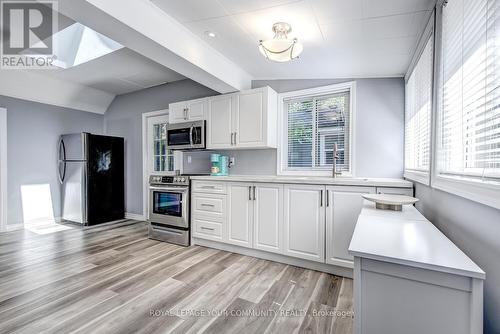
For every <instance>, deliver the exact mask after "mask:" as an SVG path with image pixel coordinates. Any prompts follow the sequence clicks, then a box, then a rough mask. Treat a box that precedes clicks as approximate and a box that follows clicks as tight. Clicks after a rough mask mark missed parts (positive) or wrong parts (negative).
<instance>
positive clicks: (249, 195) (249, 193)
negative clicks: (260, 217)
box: [248, 186, 252, 201]
mask: <svg viewBox="0 0 500 334" xmlns="http://www.w3.org/2000/svg"><path fill="white" fill-rule="evenodd" d="M248 200H249V201H251V200H252V186H248Z"/></svg>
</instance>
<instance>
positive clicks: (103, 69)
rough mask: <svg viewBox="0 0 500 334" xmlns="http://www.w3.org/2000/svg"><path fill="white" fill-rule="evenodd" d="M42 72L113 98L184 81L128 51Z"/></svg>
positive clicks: (164, 68) (178, 75) (162, 67)
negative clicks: (103, 92)
mask: <svg viewBox="0 0 500 334" xmlns="http://www.w3.org/2000/svg"><path fill="white" fill-rule="evenodd" d="M38 71H39V70H38ZM44 72H45V74H47V75H50V76H53V77H56V78H58V79H61V80H68V81H72V82H75V83H79V84H82V85H85V86H88V87H92V88H95V89H99V90H102V91H105V92H108V93H112V94H115V95H119V94H126V93H130V92H133V91H136V90H140V89H144V88H148V87H153V86H157V85H160V84H163V83H167V82H173V81H178V80H183V79H185V77H184V76H182V75H180V74H179V73H177V72H174V71H172V70H170V69H168V68H166V67H164V66H162V65H160V64H157V63H155V62H154V61H152V60H150V59H148V58H146V57H144V56H142V55H140V54H138V53H136V52H134V51H132V50H130V49H127V48H122V49H120V50H117V51H114V52H112V53H109V54H107V55H105V56H102V57H100V58H96V59H94V60H91V61H89V62H86V63H83V64H81V65H78V66H74V67H70V68H68V69H58V70H47V71H44Z"/></svg>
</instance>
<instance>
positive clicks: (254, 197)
mask: <svg viewBox="0 0 500 334" xmlns="http://www.w3.org/2000/svg"><path fill="white" fill-rule="evenodd" d="M255 188H256V187H255V186H253V200H254V201H255V200H256V199H257V196H256V195H255Z"/></svg>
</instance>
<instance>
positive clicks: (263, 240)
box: [253, 184, 283, 253]
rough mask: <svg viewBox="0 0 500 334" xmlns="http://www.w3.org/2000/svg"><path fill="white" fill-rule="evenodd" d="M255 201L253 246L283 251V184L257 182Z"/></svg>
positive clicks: (271, 250)
mask: <svg viewBox="0 0 500 334" xmlns="http://www.w3.org/2000/svg"><path fill="white" fill-rule="evenodd" d="M254 187H255V188H254V190H255V197H253V198H254V201H253V205H254V207H253V217H254V221H253V222H254V229H253V232H254V233H253V248H255V249H260V250H263V251H268V252H273V253H283V185H282V184H257V185H255V186H254Z"/></svg>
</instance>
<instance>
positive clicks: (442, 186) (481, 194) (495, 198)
mask: <svg viewBox="0 0 500 334" xmlns="http://www.w3.org/2000/svg"><path fill="white" fill-rule="evenodd" d="M442 3H443V1H442V0H440V1H438V3H437V5H436V10H435V24H434V75H433V94H432V96H433V101H432V117H431V159H430V175H422V174H425V173H422V174H420V175H419V173H411V172H408V171H405V173H404V176H405V178H407V179H410V180H412V181H416V182H420V183H423V184H425V185H428V186H430V187H431V188H434V189H438V190H441V191H444V192H447V193H450V194H453V195H456V196H460V197H463V198H466V199H469V200H471V201H474V202H478V203H481V204H484V205H487V206H490V207H494V208H496V209H500V181H486V182H485V181H480V180H478V179H477V178H473V177H471V178H467V177H463V176H461V177H453V176H451V175H450V176H448V175H440V174H439V172H438V166H437V159H438V156H437V154H438V153H437V149H436V148H437V133H438V128H437V123H438V122H437V119H436V117H437V116H438V114H437V108H438V99H437V98H436V97H437V96H438V94H440V92H439V85H438V84H437V83H438V82H439V80H440V77H439V75H440V68H441V61H442V57H441V52H440V50H441V44H442V13H443V11H442V7H441V6H442ZM433 20H434V15H431V19H430V21H433ZM429 24H430V23H429ZM424 34H425V33H424ZM417 52H418V49H417ZM412 66H413V64H412ZM411 70H412V68H411V67H410V69H409V71H408V72H409V73H411Z"/></svg>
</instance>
